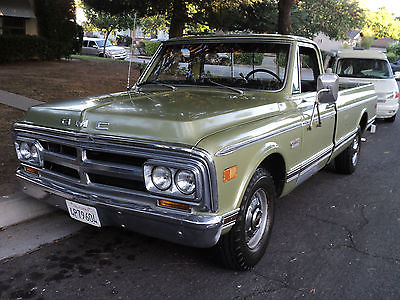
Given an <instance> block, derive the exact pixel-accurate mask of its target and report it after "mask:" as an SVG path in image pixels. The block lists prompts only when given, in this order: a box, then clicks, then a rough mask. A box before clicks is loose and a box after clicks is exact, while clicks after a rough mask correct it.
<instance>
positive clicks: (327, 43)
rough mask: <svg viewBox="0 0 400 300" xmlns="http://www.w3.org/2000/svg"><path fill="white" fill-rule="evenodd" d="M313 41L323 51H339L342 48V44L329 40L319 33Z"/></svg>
mask: <svg viewBox="0 0 400 300" xmlns="http://www.w3.org/2000/svg"><path fill="white" fill-rule="evenodd" d="M313 41H314V42H316V43H317V45H318V46H319V47H320V48H321V50H324V51H332V50H339V49H342V48H343V43H342V42H341V41H337V40H331V39H330V38H329V37H328V36H327V35H326V34H324V33H322V32H320V33H318V34H317V35H316V36H315V37H314V38H313Z"/></svg>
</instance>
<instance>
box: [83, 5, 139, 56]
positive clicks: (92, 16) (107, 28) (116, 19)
mask: <svg viewBox="0 0 400 300" xmlns="http://www.w3.org/2000/svg"><path fill="white" fill-rule="evenodd" d="M85 13H86V17H87V19H88V22H87V24H86V25H85V26H86V27H87V26H88V25H89V26H90V25H91V26H93V27H95V28H97V29H99V30H101V31H104V32H105V40H106V41H107V40H108V36H109V35H110V33H111V32H112V31H115V30H120V29H128V28H131V27H132V26H133V24H134V22H135V16H134V15H132V13H121V14H111V13H107V12H102V11H95V10H94V9H91V8H87V7H86V8H85ZM106 44H107V43H104V46H103V56H105V53H106Z"/></svg>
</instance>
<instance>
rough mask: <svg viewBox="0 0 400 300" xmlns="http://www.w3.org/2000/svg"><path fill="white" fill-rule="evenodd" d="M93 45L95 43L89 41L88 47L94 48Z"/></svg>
mask: <svg viewBox="0 0 400 300" xmlns="http://www.w3.org/2000/svg"><path fill="white" fill-rule="evenodd" d="M95 45H96V42H95V41H90V42H89V46H88V47H93V46H95Z"/></svg>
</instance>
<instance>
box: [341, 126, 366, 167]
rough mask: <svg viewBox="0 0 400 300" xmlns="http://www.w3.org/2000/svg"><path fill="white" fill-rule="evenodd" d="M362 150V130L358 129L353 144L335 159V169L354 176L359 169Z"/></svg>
mask: <svg viewBox="0 0 400 300" xmlns="http://www.w3.org/2000/svg"><path fill="white" fill-rule="evenodd" d="M360 150H361V130H360V126H359V127H358V131H357V134H356V135H355V136H354V138H353V140H352V142H351V144H350V145H349V146H348V147H347V148H346V149H345V150H344V151H343V152H342V153H340V154H339V155H338V156H337V157H336V158H335V168H336V170H337V171H338V172H339V173H342V174H352V173H353V172H354V171H355V170H356V167H357V164H358V160H359V158H360Z"/></svg>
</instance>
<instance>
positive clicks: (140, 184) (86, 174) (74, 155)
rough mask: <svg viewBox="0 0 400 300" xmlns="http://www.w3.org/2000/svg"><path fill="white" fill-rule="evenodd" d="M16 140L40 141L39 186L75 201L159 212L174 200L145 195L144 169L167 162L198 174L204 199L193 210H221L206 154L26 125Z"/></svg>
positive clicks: (20, 127)
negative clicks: (161, 203)
mask: <svg viewBox="0 0 400 300" xmlns="http://www.w3.org/2000/svg"><path fill="white" fill-rule="evenodd" d="M14 138H15V139H16V140H19V139H22V140H23V139H30V140H36V141H38V142H39V143H40V144H41V145H42V147H43V150H42V159H43V162H44V164H43V167H42V168H40V169H39V175H40V176H39V178H38V179H37V180H38V184H41V185H45V186H47V187H48V188H50V189H52V188H55V187H56V188H57V189H60V188H61V189H64V190H65V192H66V193H69V194H72V195H74V197H78V198H79V197H84V198H85V199H91V200H93V201H102V202H105V203H116V204H123V205H129V203H131V202H135V203H138V202H140V203H144V202H145V203H146V205H149V203H152V204H151V205H155V206H156V205H157V201H158V200H159V199H163V198H164V199H170V198H168V197H170V196H168V197H167V196H163V195H158V194H157V195H156V194H152V193H150V192H149V191H148V190H147V189H146V186H145V181H144V174H143V166H144V164H145V163H146V162H152V163H154V162H159V161H161V162H163V161H164V162H168V163H174V164H179V165H181V166H186V165H187V166H192V167H193V168H195V169H197V170H198V172H199V174H200V182H201V183H200V185H201V186H200V187H199V189H201V194H199V199H196V201H194V202H193V204H192V205H193V206H197V207H198V208H199V209H201V210H202V211H212V212H216V211H217V210H218V204H217V197H218V196H217V188H216V179H215V178H216V172H215V167H214V164H213V162H212V160H211V159H210V156H209V155H208V153H207V152H205V151H204V150H201V149H197V148H193V147H185V146H179V145H176V144H175V145H174V144H171V145H169V144H164V143H157V142H155V143H150V142H147V141H141V140H134V139H129V138H124V137H121V138H120V137H113V136H107V135H100V134H99V135H90V134H87V133H80V132H72V131H67V130H58V129H51V128H44V127H40V126H34V125H29V124H22V123H17V124H15V125H14ZM174 201H178V202H182V201H183V202H185V201H187V200H185V199H180V198H174Z"/></svg>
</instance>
